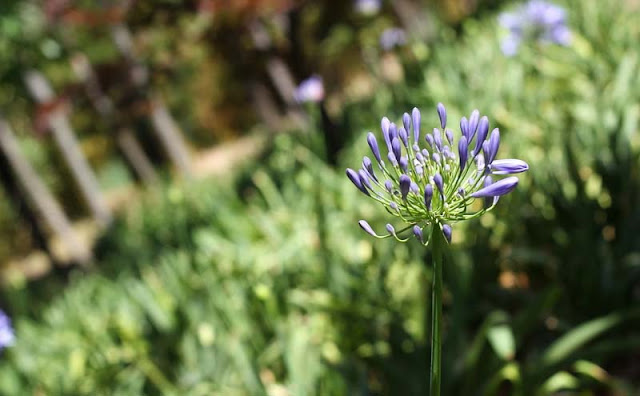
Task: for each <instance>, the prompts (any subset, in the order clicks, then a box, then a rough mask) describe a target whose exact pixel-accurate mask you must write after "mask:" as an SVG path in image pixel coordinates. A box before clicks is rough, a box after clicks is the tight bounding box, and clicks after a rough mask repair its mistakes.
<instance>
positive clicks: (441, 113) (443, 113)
mask: <svg viewBox="0 0 640 396" xmlns="http://www.w3.org/2000/svg"><path fill="white" fill-rule="evenodd" d="M438 118H440V126H441V127H442V129H444V128H445V127H446V126H447V110H446V109H445V108H444V105H443V104H442V103H438Z"/></svg>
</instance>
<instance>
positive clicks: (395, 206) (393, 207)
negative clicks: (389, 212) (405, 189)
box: [389, 202, 398, 212]
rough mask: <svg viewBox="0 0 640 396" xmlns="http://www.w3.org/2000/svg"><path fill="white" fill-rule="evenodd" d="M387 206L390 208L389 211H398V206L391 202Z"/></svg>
mask: <svg viewBox="0 0 640 396" xmlns="http://www.w3.org/2000/svg"><path fill="white" fill-rule="evenodd" d="M389 206H390V207H391V209H393V210H395V211H396V212H397V211H398V205H397V204H396V203H395V202H391V203H390V204H389Z"/></svg>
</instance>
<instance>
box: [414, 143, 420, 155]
mask: <svg viewBox="0 0 640 396" xmlns="http://www.w3.org/2000/svg"><path fill="white" fill-rule="evenodd" d="M413 151H415V152H416V153H419V152H420V146H418V144H417V143H414V144H413Z"/></svg>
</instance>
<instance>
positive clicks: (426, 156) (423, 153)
mask: <svg viewBox="0 0 640 396" xmlns="http://www.w3.org/2000/svg"><path fill="white" fill-rule="evenodd" d="M422 156H423V157H424V158H426V159H429V151H427V149H422Z"/></svg>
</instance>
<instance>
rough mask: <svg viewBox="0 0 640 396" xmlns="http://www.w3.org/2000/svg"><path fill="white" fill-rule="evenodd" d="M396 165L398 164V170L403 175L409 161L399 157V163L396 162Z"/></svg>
mask: <svg viewBox="0 0 640 396" xmlns="http://www.w3.org/2000/svg"><path fill="white" fill-rule="evenodd" d="M398 163H399V164H400V169H402V171H403V172H404V173H407V168H408V166H409V160H408V159H407V157H405V156H402V157H400V161H398Z"/></svg>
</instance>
